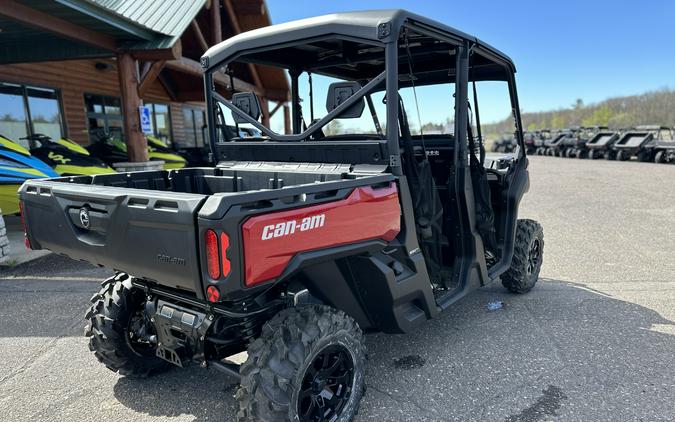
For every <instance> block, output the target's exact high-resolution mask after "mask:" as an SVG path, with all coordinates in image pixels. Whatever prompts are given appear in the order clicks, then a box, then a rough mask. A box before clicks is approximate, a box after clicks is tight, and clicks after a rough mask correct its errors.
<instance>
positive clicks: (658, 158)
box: [654, 150, 666, 164]
mask: <svg viewBox="0 0 675 422" xmlns="http://www.w3.org/2000/svg"><path fill="white" fill-rule="evenodd" d="M654 162H655V163H657V164H663V163H665V162H666V152H665V151H663V150H661V151H657V152H656V154H654Z"/></svg>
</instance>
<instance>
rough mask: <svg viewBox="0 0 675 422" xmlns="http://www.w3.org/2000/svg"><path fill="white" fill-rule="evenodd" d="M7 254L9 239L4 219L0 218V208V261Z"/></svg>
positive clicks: (0, 211) (0, 215) (0, 212)
mask: <svg viewBox="0 0 675 422" xmlns="http://www.w3.org/2000/svg"><path fill="white" fill-rule="evenodd" d="M7 256H9V239H8V238H7V227H5V220H4V219H3V218H2V210H0V262H2V260H3V259H5V257H7Z"/></svg>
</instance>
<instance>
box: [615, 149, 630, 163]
mask: <svg viewBox="0 0 675 422" xmlns="http://www.w3.org/2000/svg"><path fill="white" fill-rule="evenodd" d="M616 159H617V161H628V160H629V159H630V155H628V153H627V152H626V151H623V150H621V151H619V152H617V153H616Z"/></svg>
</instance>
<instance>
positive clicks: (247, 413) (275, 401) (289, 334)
mask: <svg viewBox="0 0 675 422" xmlns="http://www.w3.org/2000/svg"><path fill="white" fill-rule="evenodd" d="M365 371H366V348H365V343H364V336H363V333H362V332H361V329H360V328H359V326H358V324H357V323H356V322H355V321H354V320H353V319H352V318H351V317H349V316H347V315H346V314H345V313H344V312H342V311H338V310H335V309H333V308H330V307H327V306H319V305H311V306H302V307H298V308H288V309H285V310H283V311H281V312H279V313H278V314H277V315H276V316H275V317H274V318H272V319H271V320H270V321H269V322H267V323H266V324H265V325H264V326H263V329H262V334H261V336H260V337H259V338H258V339H257V340H256V341H254V342H253V343H252V344H251V345H250V346H249V348H248V359H247V360H246V362H245V363H244V364H243V365H242V366H241V369H240V371H239V372H240V374H241V383H240V387H239V390H238V391H237V394H236V398H237V400H238V401H239V409H240V410H239V412H238V414H237V418H238V420H239V421H240V422H253V421H260V422H272V421H275V422H276V421H300V422H304V421H312V420H331V421H344V422H347V421H351V420H352V418H353V417H354V415H355V414H356V412H357V410H358V406H359V403H360V401H361V398H362V396H363V393H364V390H365ZM319 415H323V416H322V417H320V418H317V417H318V416H319Z"/></svg>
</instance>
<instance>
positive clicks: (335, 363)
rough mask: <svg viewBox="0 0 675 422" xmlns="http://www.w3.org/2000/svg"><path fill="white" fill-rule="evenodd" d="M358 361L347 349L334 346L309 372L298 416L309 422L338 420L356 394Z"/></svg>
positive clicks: (303, 421)
mask: <svg viewBox="0 0 675 422" xmlns="http://www.w3.org/2000/svg"><path fill="white" fill-rule="evenodd" d="M353 381H354V361H353V360H352V356H351V354H350V353H349V351H348V350H347V348H346V347H344V346H341V345H330V346H328V347H326V348H324V349H323V350H321V352H319V353H318V354H317V355H316V357H315V358H314V360H313V361H312V363H311V365H310V366H309V368H307V371H306V372H305V376H304V377H303V379H302V384H301V386H300V394H299V395H298V404H297V408H298V416H299V417H300V420H301V421H302V422H306V421H312V422H314V421H334V420H336V419H337V418H338V417H339V416H340V414H341V413H342V410H343V409H344V407H345V405H346V404H347V402H348V401H349V397H350V396H351V393H352V383H353Z"/></svg>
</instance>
